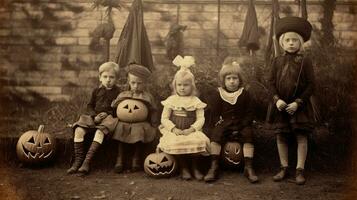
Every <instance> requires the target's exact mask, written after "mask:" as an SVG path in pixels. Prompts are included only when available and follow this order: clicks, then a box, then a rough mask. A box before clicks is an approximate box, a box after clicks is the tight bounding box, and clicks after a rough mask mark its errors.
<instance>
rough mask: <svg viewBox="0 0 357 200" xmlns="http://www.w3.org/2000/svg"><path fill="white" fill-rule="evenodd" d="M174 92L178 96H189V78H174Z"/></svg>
mask: <svg viewBox="0 0 357 200" xmlns="http://www.w3.org/2000/svg"><path fill="white" fill-rule="evenodd" d="M176 92H177V94H178V95H180V96H190V95H191V93H192V83H191V80H190V79H188V78H184V77H177V78H176Z"/></svg>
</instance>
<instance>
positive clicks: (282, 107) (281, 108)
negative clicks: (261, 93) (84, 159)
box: [276, 99, 287, 111]
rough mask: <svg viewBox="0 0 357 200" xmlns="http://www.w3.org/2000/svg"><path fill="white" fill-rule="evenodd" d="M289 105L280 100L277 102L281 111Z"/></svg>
mask: <svg viewBox="0 0 357 200" xmlns="http://www.w3.org/2000/svg"><path fill="white" fill-rule="evenodd" d="M286 106H287V104H286V103H285V101H283V100H281V99H279V100H278V101H277V102H276V107H277V108H278V110H279V111H282V110H284V109H285V108H286Z"/></svg>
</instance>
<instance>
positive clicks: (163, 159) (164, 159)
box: [161, 157, 169, 162]
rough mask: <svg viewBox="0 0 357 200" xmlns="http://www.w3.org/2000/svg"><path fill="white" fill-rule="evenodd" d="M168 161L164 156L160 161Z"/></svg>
mask: <svg viewBox="0 0 357 200" xmlns="http://www.w3.org/2000/svg"><path fill="white" fill-rule="evenodd" d="M167 161H169V160H168V159H167V158H166V157H164V158H162V161H161V162H167Z"/></svg>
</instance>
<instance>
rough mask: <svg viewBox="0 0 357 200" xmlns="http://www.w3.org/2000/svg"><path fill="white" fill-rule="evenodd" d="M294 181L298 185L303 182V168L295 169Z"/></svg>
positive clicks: (304, 180)
mask: <svg viewBox="0 0 357 200" xmlns="http://www.w3.org/2000/svg"><path fill="white" fill-rule="evenodd" d="M295 181H296V184H298V185H304V184H305V182H306V179H305V177H304V169H302V168H297V169H296V175H295Z"/></svg>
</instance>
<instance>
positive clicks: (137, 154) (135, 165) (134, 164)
mask: <svg viewBox="0 0 357 200" xmlns="http://www.w3.org/2000/svg"><path fill="white" fill-rule="evenodd" d="M140 146H141V145H140V143H135V144H134V156H133V160H132V163H131V171H133V172H137V171H139V170H140V169H141V165H140V155H141V149H140Z"/></svg>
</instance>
